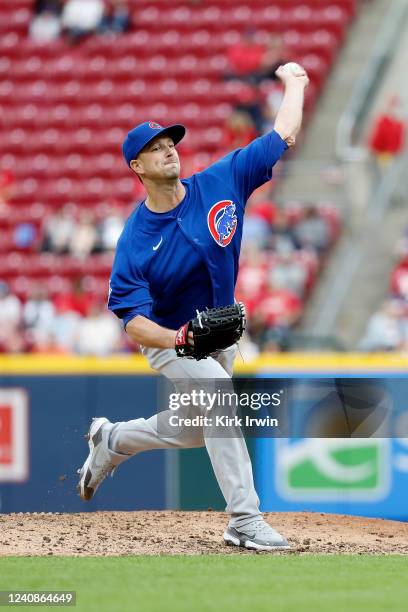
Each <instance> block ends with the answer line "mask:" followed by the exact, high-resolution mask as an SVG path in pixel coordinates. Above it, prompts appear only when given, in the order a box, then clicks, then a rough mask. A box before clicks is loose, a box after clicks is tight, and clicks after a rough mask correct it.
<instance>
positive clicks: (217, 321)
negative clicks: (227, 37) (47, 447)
mask: <svg viewBox="0 0 408 612" xmlns="http://www.w3.org/2000/svg"><path fill="white" fill-rule="evenodd" d="M276 74H277V76H278V77H279V78H280V79H281V81H282V82H283V84H284V89H285V91H284V96H283V100H282V103H281V106H280V109H279V111H278V114H277V117H276V121H275V126H274V129H273V130H272V131H271V132H270V133H268V134H265V135H263V136H261V137H259V138H257V139H255V140H254V141H253V142H251V143H250V144H249V145H248V146H246V147H245V148H242V149H237V150H235V151H232V152H231V153H230V154H228V155H227V156H226V157H224V158H222V159H220V160H219V161H217V162H216V163H214V164H212V165H211V166H209V167H208V168H207V169H206V170H204V171H202V172H199V173H197V174H194V175H193V176H191V177H189V178H187V179H183V180H180V161H179V157H178V153H177V149H176V145H177V143H178V142H180V140H181V139H182V138H183V136H184V134H185V131H186V130H185V128H184V126H182V125H172V126H170V127H162V126H160V125H158V124H157V123H154V122H151V121H150V122H146V123H143V124H141V125H138V126H137V127H135V128H134V129H132V130H131V131H130V132H129V133H128V135H127V137H126V139H125V141H124V143H123V155H124V158H125V160H126V163H127V165H128V167H129V168H130V170H131V171H132V172H134V173H135V174H136V175H137V176H138V177H139V179H140V180H141V181H142V182H143V185H144V187H145V189H146V193H147V197H146V200H145V201H144V202H142V204H141V205H140V206H138V207H137V208H136V209H135V210H134V212H133V213H132V215H131V216H130V217H129V219H128V221H127V223H126V226H125V228H124V230H123V233H122V235H121V237H120V239H119V242H118V245H117V249H116V255H115V260H114V264H113V269H112V275H111V279H110V289H109V302H108V307H109V309H110V310H111V311H113V312H114V313H115V314H116V315H117V316H118V317H119V318H120V319H122V321H123V323H124V328H125V330H126V333H127V334H128V335H129V336H130V337H131V338H132V340H134V341H135V342H136V343H138V344H140V345H141V347H142V352H143V354H144V355H145V357H146V358H147V359H148V361H149V363H150V366H151V367H152V368H153V369H154V370H156V371H158V372H160V373H161V374H163V375H164V376H165V377H167V378H168V379H170V380H174V381H179V380H180V379H191V380H197V379H225V378H231V377H232V369H233V362H234V358H235V353H236V342H237V340H238V339H239V338H240V336H241V334H242V332H243V329H244V326H245V313H244V310H243V307H242V305H241V304H236V303H234V287H235V283H236V280H237V275H238V265H239V254H240V246H241V237H242V225H243V217H244V212H245V205H246V202H247V200H248V198H249V196H250V195H251V193H252V192H253V191H254V190H255V189H256V188H257V187H259V186H260V185H262V184H264V183H265V182H267V181H269V180H270V179H271V177H272V168H273V166H274V165H275V164H276V162H277V161H278V160H279V159H280V157H281V156H282V154H283V153H284V152H285V151H286V149H287V148H288V147H289V146H292V145H293V144H295V139H296V135H297V134H298V132H299V129H300V127H301V121H302V109H303V101H304V90H305V87H306V86H307V84H308V82H309V81H308V77H307V74H306V72H305V71H304V69H303V68H301V67H300V66H299V65H298V64H293V63H291V64H286V65H285V66H281V67H279V68H278V70H277V72H276ZM204 445H205V446H206V449H207V451H208V454H209V457H210V460H211V464H212V467H213V469H214V473H215V476H216V478H217V481H218V484H219V486H220V489H221V491H222V493H223V495H224V498H225V500H226V503H227V506H226V510H227V512H228V513H229V515H230V520H229V524H228V527H227V528H226V531H225V532H224V540H225V541H226V542H227V543H228V544H232V545H235V546H244V547H246V548H250V549H255V550H273V549H281V548H289V544H288V542H287V541H286V539H285V538H284V537H282V536H281V535H280V534H279V533H278V532H277V531H276V530H274V529H273V528H272V527H271V526H269V525H268V524H267V523H266V522H265V521H264V519H263V517H262V514H261V513H260V511H259V500H258V496H257V493H256V491H255V488H254V482H253V476H252V466H251V462H250V458H249V455H248V451H247V448H246V444H245V440H244V438H243V437H242V436H239V437H238V436H237V437H225V438H220V437H214V436H210V435H206V430H205V428H203V429H198V430H197V429H196V430H195V432H194V433H193V431H192V430H189V428H183V429H181V430H180V432H179V433H178V435H173V436H166V435H164V434H163V432H161V431H160V430H159V427H158V420H157V415H155V416H152V417H151V418H149V419H143V418H139V419H135V420H132V421H128V422H117V423H111V422H110V421H108V419H106V418H103V417H100V418H96V419H94V420H93V421H92V423H91V426H90V429H89V455H88V457H87V459H86V461H85V463H84V465H83V466H82V468H81V469H80V470H79V474H80V480H79V485H78V489H79V494H80V496H81V498H82V499H84V500H89V499H91V498H92V497H93V495H94V494H95V492H96V490H97V488H98V486H99V485H100V484H101V482H102V481H103V479H104V478H105V477H106V476H107V475H108V474H110V473H112V472H113V470H114V469H115V468H116V467H117V466H118V465H119V464H120V463H122V462H123V461H127V460H128V459H130V458H131V457H132V456H133V455H137V454H138V453H140V452H142V451H146V450H150V449H155V448H178V449H180V448H192V447H199V446H204Z"/></svg>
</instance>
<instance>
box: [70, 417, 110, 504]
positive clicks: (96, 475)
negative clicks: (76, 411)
mask: <svg viewBox="0 0 408 612" xmlns="http://www.w3.org/2000/svg"><path fill="white" fill-rule="evenodd" d="M107 423H110V421H108V419H105V418H104V417H100V418H95V419H93V421H92V423H91V426H90V428H89V433H88V434H87V435H86V436H85V437H86V438H88V446H89V455H88V457H87V459H86V461H85V463H84V465H83V466H82V468H80V469H79V470H78V474H79V475H80V478H79V483H78V487H77V489H78V493H79V497H80V498H81V499H83V500H84V501H89V500H90V499H92V497H93V496H94V494H95V492H96V490H97V488H98V487H99V485H100V484H101V482H102V481H103V480H104V479H105V478H106V476H107V475H108V474H113V471H114V469H115V466H114V465H113V464H112V463H111V460H110V456H109V452H108V450H107V449H108V440H107V438H108V436H109V433H110V428H109V429H108V430H107V428H106V427H105V426H106V424H107ZM104 430H105V431H104Z"/></svg>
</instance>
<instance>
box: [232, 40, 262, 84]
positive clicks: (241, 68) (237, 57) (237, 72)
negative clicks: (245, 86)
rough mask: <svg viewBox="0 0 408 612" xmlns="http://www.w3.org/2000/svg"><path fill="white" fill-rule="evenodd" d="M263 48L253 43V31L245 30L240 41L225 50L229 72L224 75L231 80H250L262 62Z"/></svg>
mask: <svg viewBox="0 0 408 612" xmlns="http://www.w3.org/2000/svg"><path fill="white" fill-rule="evenodd" d="M263 53H264V48H263V47H262V45H259V44H257V43H256V42H255V41H254V31H253V30H251V29H248V30H246V31H245V32H244V33H243V35H242V38H241V40H240V41H239V42H238V43H236V44H235V45H232V46H231V47H229V49H227V58H228V63H229V70H228V72H227V74H226V75H225V76H226V78H228V79H231V78H235V79H243V80H246V79H247V78H249V79H250V81H251V82H252V76H253V74H254V73H256V72H257V71H258V70H259V69H260V67H261V62H262V56H263Z"/></svg>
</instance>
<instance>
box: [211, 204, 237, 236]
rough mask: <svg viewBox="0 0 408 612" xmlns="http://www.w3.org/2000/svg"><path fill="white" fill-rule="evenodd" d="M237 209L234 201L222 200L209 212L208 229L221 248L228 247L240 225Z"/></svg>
mask: <svg viewBox="0 0 408 612" xmlns="http://www.w3.org/2000/svg"><path fill="white" fill-rule="evenodd" d="M235 208H236V207H235V204H234V202H233V201H232V200H221V201H220V202H217V203H216V204H214V206H212V207H211V208H210V210H209V212H208V216H207V223H208V229H209V230H210V234H211V236H212V237H213V238H214V240H215V242H216V243H217V244H219V246H222V247H226V246H227V245H229V243H230V242H231V240H232V239H233V237H234V234H235V231H236V229H237V225H238V219H237V216H236V214H235Z"/></svg>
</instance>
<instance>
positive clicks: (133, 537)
mask: <svg viewBox="0 0 408 612" xmlns="http://www.w3.org/2000/svg"><path fill="white" fill-rule="evenodd" d="M266 518H267V520H268V521H269V522H270V524H271V525H273V526H274V527H275V528H276V529H277V530H278V531H280V532H281V533H282V534H284V535H285V536H286V537H287V538H288V540H289V542H290V543H291V545H292V546H293V549H292V551H289V554H291V553H293V552H294V553H302V554H306V553H323V554H333V553H366V554H367V553H368V554H391V553H400V554H408V524H407V523H400V522H397V521H385V520H381V519H366V518H358V517H351V516H344V515H333V514H320V513H309V512H293V513H268V514H267V515H266ZM226 523H227V515H226V514H224V513H222V512H176V511H165V512H90V513H81V514H63V513H48V514H46V513H33V514H30V513H17V514H0V556H5V555H34V556H36V555H41V556H43V555H75V556H87V555H94V556H109V555H166V554H167V555H176V554H185V555H200V554H215V555H216V554H226V553H227V554H228V553H230V554H253V553H251V552H249V551H245V550H242V549H236V548H235V547H228V546H226V545H225V544H224V543H223V540H222V534H223V530H224V528H225V525H226ZM276 554H288V552H281V553H276Z"/></svg>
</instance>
